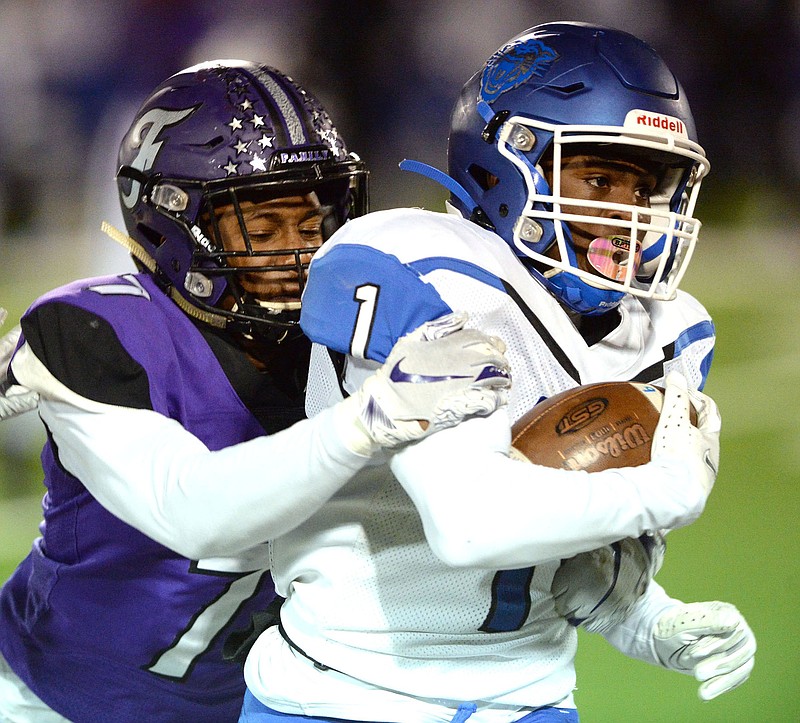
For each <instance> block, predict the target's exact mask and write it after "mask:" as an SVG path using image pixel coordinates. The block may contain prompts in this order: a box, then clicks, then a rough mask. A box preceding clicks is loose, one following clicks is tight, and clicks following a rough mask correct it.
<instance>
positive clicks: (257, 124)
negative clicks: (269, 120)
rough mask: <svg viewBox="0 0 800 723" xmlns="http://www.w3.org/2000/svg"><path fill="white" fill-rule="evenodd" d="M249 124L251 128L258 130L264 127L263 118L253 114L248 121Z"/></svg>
mask: <svg viewBox="0 0 800 723" xmlns="http://www.w3.org/2000/svg"><path fill="white" fill-rule="evenodd" d="M250 123H252V124H253V128H260V127H261V126H263V125H264V116H260V115H258V114H257V113H253V117H252V118H251V119H250Z"/></svg>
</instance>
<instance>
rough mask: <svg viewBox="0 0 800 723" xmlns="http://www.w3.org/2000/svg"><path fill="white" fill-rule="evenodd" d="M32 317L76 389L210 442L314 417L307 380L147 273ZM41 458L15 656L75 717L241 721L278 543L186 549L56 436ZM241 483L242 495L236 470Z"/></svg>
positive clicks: (18, 576) (2, 607)
mask: <svg viewBox="0 0 800 723" xmlns="http://www.w3.org/2000/svg"><path fill="white" fill-rule="evenodd" d="M22 327H23V333H24V335H25V340H26V341H27V343H28V345H29V346H30V348H31V349H32V350H33V351H34V353H35V354H36V356H37V357H38V358H39V359H40V360H41V361H42V362H43V363H44V365H45V366H46V367H47V369H48V370H49V371H50V373H51V374H52V375H53V376H54V377H56V378H57V379H58V380H59V381H60V382H62V383H63V384H65V385H66V386H67V387H69V388H70V389H71V390H72V391H74V392H76V393H78V394H80V395H81V396H83V397H86V398H88V399H93V400H95V401H99V402H104V403H108V404H115V405H118V406H124V407H132V408H137V409H152V410H154V411H156V412H159V413H161V414H163V415H165V416H167V417H170V418H172V419H175V420H177V421H178V422H179V423H180V424H181V425H182V426H183V427H184V428H185V429H187V430H188V431H190V432H192V433H193V434H194V435H195V436H196V437H198V438H199V439H200V440H201V441H202V442H203V443H204V444H205V445H206V446H207V447H208V448H209V449H212V450H217V449H220V448H223V447H226V446H229V445H231V444H234V443H238V442H242V441H246V440H248V439H252V438H254V437H256V436H259V435H263V434H264V433H265V430H266V431H267V432H274V431H277V430H278V429H281V428H284V427H287V426H289V425H290V424H292V423H294V422H295V421H297V420H298V419H300V418H301V417H302V416H303V415H302V404H303V401H302V393H301V392H299V391H297V388H296V387H293V386H292V385H291V384H288V383H282V382H281V381H276V379H278V377H279V375H262V374H258V373H257V372H256V371H255V368H254V367H252V365H251V364H250V363H249V362H248V361H247V360H246V358H245V357H244V354H243V353H242V352H240V351H239V350H238V349H237V348H236V347H234V346H232V345H230V344H229V343H228V342H227V341H225V340H224V338H223V337H219V336H215V335H213V334H211V333H210V332H209V331H208V330H203V332H202V333H201V331H200V329H199V327H197V326H195V324H194V323H193V322H192V321H191V320H190V319H189V318H188V317H187V316H186V315H185V314H184V313H183V312H181V311H180V310H179V309H178V307H177V306H176V305H175V304H174V303H173V302H172V301H171V300H169V299H168V298H167V297H166V296H165V295H164V294H163V292H161V291H160V290H159V289H158V287H157V286H156V284H155V283H154V282H153V280H152V279H151V278H150V277H149V276H147V275H134V274H129V275H125V276H121V277H107V278H101V279H89V280H84V281H79V282H75V283H73V284H70V285H68V286H66V287H63V288H61V289H57V290H56V291H53V292H51V293H49V294H47V295H46V296H44V297H42V298H41V299H39V300H38V301H37V302H36V303H35V304H34V305H33V306H32V307H31V309H30V310H29V311H28V312H27V313H26V314H25V316H24V317H23V320H22ZM286 366H287V368H288V366H289V365H288V364H287V365H286ZM248 375H250V376H248ZM290 390H294V391H290ZM41 459H42V468H43V471H44V484H45V486H46V488H47V493H46V495H45V496H44V500H43V513H44V519H43V522H42V523H41V526H40V530H41V537H39V538H38V539H37V540H36V541H35V542H34V544H33V547H32V549H31V552H30V554H29V555H28V556H27V557H26V558H25V560H24V561H23V562H22V563H21V564H20V565H19V567H18V568H17V570H16V571H15V572H14V574H13V575H12V576H11V578H10V579H9V580H8V581H7V582H6V584H5V585H4V586H3V588H2V592H1V593H0V651H2V654H3V656H4V657H5V658H6V660H7V661H8V663H9V665H10V666H11V667H12V668H13V669H14V671H15V672H16V673H17V675H19V676H20V677H21V678H22V679H23V680H24V681H25V683H26V684H27V685H28V686H29V687H30V688H31V690H33V692H34V693H36V694H37V695H38V696H39V697H40V698H41V699H42V700H43V701H44V702H45V703H47V705H49V706H50V707H51V708H53V709H54V710H56V711H58V712H59V713H61V714H62V715H65V716H67V717H68V718H70V719H71V720H74V721H103V722H104V723H105V722H106V721H109V720H119V721H123V720H125V721H128V720H130V721H133V720H136V721H192V722H193V723H194V722H197V721H214V722H215V723H217V722H218V721H225V720H231V721H235V720H237V718H238V714H239V711H240V708H241V702H242V698H243V695H244V682H243V678H242V671H241V668H240V666H239V665H237V664H234V663H231V662H228V661H225V660H223V658H222V655H221V649H222V645H223V643H224V641H225V639H226V638H227V636H228V635H229V634H230V633H231V632H233V631H237V630H241V629H243V628H246V627H247V625H248V623H249V620H250V616H251V614H252V613H253V612H254V611H256V610H257V609H263V608H264V607H266V606H267V604H268V603H269V602H270V601H271V600H272V599H273V597H274V592H273V587H272V582H271V579H270V577H269V573H268V572H267V564H268V562H267V556H266V545H264V546H263V548H264V554H258V553H257V552H255V553H254V551H250V554H249V555H248V556H247V559H233V558H225V559H214V560H200V561H193V560H189V559H186V558H183V557H181V556H180V555H178V554H177V553H174V552H172V551H171V550H169V549H167V548H166V547H164V546H162V545H160V544H158V543H156V542H155V541H153V540H151V539H150V538H149V537H147V536H145V535H143V534H142V533H140V532H138V531H137V530H135V529H134V528H133V527H131V526H129V525H127V524H125V523H124V522H122V521H121V520H120V519H118V518H117V517H115V516H114V515H112V514H111V513H109V512H108V511H107V510H106V509H104V508H103V507H102V506H101V505H100V504H99V503H98V502H97V501H96V500H95V499H94V498H93V497H92V495H91V494H90V493H89V491H88V490H87V489H86V488H85V487H84V485H83V484H82V483H81V480H79V479H76V478H75V477H73V476H72V475H70V474H69V473H68V472H67V471H65V469H64V468H63V467H62V466H61V465H60V463H59V459H58V450H57V449H56V448H55V446H54V444H53V443H52V439H51V438H49V441H48V442H47V443H46V444H45V447H44V450H43V452H42V458H41ZM230 487H231V494H235V492H236V477H235V475H231V480H230ZM209 503H210V504H213V501H209ZM257 542H258V541H257V540H254V544H255V543H257ZM254 549H255V550H256V551H257V550H258V549H259V548H254Z"/></svg>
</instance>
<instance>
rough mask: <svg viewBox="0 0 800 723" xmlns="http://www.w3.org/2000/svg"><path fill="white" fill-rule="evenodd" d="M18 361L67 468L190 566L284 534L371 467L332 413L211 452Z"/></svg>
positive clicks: (28, 361) (185, 435)
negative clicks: (38, 394)
mask: <svg viewBox="0 0 800 723" xmlns="http://www.w3.org/2000/svg"><path fill="white" fill-rule="evenodd" d="M23 358H24V359H25V361H24V363H23V362H22V361H20V360H19V359H17V357H15V360H14V364H15V366H14V371H15V375H17V374H20V375H21V376H18V377H17V378H18V379H20V381H22V382H23V383H25V384H26V385H30V386H32V387H33V388H35V389H38V390H39V391H40V392H41V394H42V396H41V400H40V404H39V413H40V415H41V417H42V420H43V421H44V423H45V424H46V425H47V427H48V429H49V430H50V433H51V434H52V437H53V440H54V442H55V444H56V446H57V448H58V457H59V460H60V462H61V464H62V465H63V466H64V468H65V469H66V470H67V471H68V472H70V473H71V474H73V475H74V476H75V477H77V478H78V479H79V480H80V481H81V482H82V483H83V484H84V486H85V487H86V488H87V489H88V490H89V492H90V493H91V494H92V495H93V496H94V497H95V498H96V499H97V500H98V501H99V502H100V503H101V504H102V505H103V506H104V507H105V508H106V509H108V510H109V511H110V512H111V513H113V514H114V515H116V516H117V517H119V518H120V519H121V520H123V521H124V522H126V523H128V524H129V525H131V526H133V527H135V528H136V529H138V530H139V531H141V532H143V533H144V534H146V535H148V536H149V537H151V538H152V539H154V540H156V541H157V542H160V543H161V544H162V545H165V546H166V547H169V548H170V549H172V550H175V551H176V552H178V553H180V554H181V555H184V556H186V557H188V558H190V559H193V560H197V559H202V558H207V557H222V556H225V555H229V554H232V553H236V552H240V551H242V550H245V549H249V548H251V547H253V546H254V545H256V544H258V543H261V542H264V541H266V540H268V539H271V538H273V537H276V536H277V535H280V534H282V533H284V532H287V531H288V530H290V529H292V528H293V527H295V526H296V525H298V524H300V523H301V522H303V521H304V520H306V519H307V518H308V517H310V516H311V515H312V514H313V513H314V512H315V511H316V510H317V509H319V508H320V507H321V506H322V505H323V504H324V503H325V502H326V501H327V500H328V499H329V498H330V497H331V495H333V494H334V493H335V492H336V491H337V490H338V489H339V488H340V487H341V486H342V485H344V484H345V483H346V482H347V481H348V480H349V479H350V477H352V476H353V475H354V474H355V473H356V472H357V471H358V470H359V469H361V467H363V466H364V464H365V463H366V462H367V461H368V458H367V457H363V456H361V455H358V454H355V453H353V452H351V451H350V450H349V449H348V448H347V447H346V446H345V445H344V443H343V441H342V427H343V423H342V419H341V418H340V417H339V414H338V412H339V408H338V407H332V408H331V409H327V410H325V411H323V412H322V413H321V414H319V415H317V416H316V417H314V419H309V420H303V421H301V422H298V423H296V424H295V425H293V426H292V427H290V428H289V429H286V430H283V431H281V432H278V433H277V434H273V435H270V436H265V437H259V438H257V439H253V440H250V441H249V442H242V443H240V444H237V445H233V446H231V447H228V448H226V449H222V450H219V451H210V450H209V449H208V448H207V447H206V446H205V445H204V444H203V443H202V442H201V441H200V440H199V439H197V438H196V437H195V436H194V435H193V434H191V433H190V432H188V431H187V430H186V429H184V428H183V427H182V426H181V425H180V423H179V422H177V421H176V420H174V419H169V418H168V417H165V416H164V415H162V414H159V413H158V412H154V411H151V410H147V409H131V408H127V407H118V406H114V405H108V404H100V403H98V402H94V401H92V400H88V399H85V398H83V397H80V396H78V395H76V394H75V393H74V392H72V391H70V390H69V389H67V388H66V387H65V386H63V385H62V384H60V383H59V382H58V381H57V380H56V379H55V378H54V377H52V375H50V374H49V372H47V370H46V369H45V368H44V367H43V366H42V365H41V363H40V362H38V360H37V359H36V358H35V356H34V355H33V354H28V355H25V356H24V357H23ZM23 380H24V381H23Z"/></svg>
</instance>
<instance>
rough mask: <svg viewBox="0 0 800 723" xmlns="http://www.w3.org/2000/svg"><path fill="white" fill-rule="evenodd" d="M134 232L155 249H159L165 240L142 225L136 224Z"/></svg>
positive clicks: (151, 229)
mask: <svg viewBox="0 0 800 723" xmlns="http://www.w3.org/2000/svg"><path fill="white" fill-rule="evenodd" d="M136 230H137V231H138V232H139V233H140V234H141V235H142V236H144V237H145V239H147V241H148V242H150V244H151V245H152V246H154V247H155V248H160V247H161V246H162V245H163V244H164V242H165V241H166V240H167V238H166V236H164V235H163V234H160V233H159V232H158V231H156V230H155V229H153V228H150V227H149V226H147V225H145V224H143V223H140V224H137V226H136Z"/></svg>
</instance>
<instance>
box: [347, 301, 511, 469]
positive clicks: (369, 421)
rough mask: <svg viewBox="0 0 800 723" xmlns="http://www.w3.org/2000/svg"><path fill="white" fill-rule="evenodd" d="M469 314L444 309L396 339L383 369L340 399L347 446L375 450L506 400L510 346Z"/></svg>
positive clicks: (482, 413) (367, 452)
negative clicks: (472, 323) (470, 325)
mask: <svg viewBox="0 0 800 723" xmlns="http://www.w3.org/2000/svg"><path fill="white" fill-rule="evenodd" d="M466 321H467V315H466V314H458V313H452V314H446V315H444V316H442V317H439V318H438V319H435V320H433V321H430V322H426V323H425V324H422V325H421V326H420V327H418V328H417V329H415V330H414V331H413V332H411V333H409V334H407V335H406V336H404V337H401V338H400V339H398V341H397V343H396V344H395V345H394V348H393V349H392V351H391V352H390V354H389V356H388V357H387V358H386V361H385V362H384V364H383V365H382V366H381V367H380V368H379V369H378V370H377V372H376V373H375V374H374V375H373V376H371V377H369V378H368V379H367V380H366V381H365V382H364V384H363V385H362V386H361V388H360V389H359V390H358V391H357V392H356V393H355V394H353V395H352V396H350V397H348V398H347V399H345V400H344V401H343V402H341V403H340V405H339V406H340V409H339V410H337V411H338V413H339V415H340V419H341V420H346V419H348V418H349V419H351V420H352V423H351V425H346V426H345V428H344V429H343V430H342V431H343V434H344V435H345V437H346V444H347V446H348V447H349V448H350V449H351V450H353V451H355V452H358V453H359V454H364V455H370V454H372V453H373V452H375V451H376V450H377V449H379V448H383V449H395V448H397V447H400V446H402V445H404V444H407V443H409V442H414V441H416V440H419V439H422V438H423V437H426V436H428V435H429V434H433V433H434V432H436V431H438V430H440V429H445V428H447V427H452V426H455V425H456V424H458V423H459V422H460V421H461V420H463V419H466V418H467V417H471V416H487V415H489V414H491V413H492V412H493V411H495V410H496V409H498V408H499V407H501V406H502V405H503V404H505V403H506V401H507V400H506V396H507V390H508V389H509V387H510V386H511V373H510V371H509V366H508V361H507V360H506V358H505V356H504V353H505V345H504V344H503V342H502V341H501V340H500V339H498V338H497V337H490V336H488V335H486V334H484V333H483V332H481V331H478V330H477V329H465V328H464V325H465V324H466Z"/></svg>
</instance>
